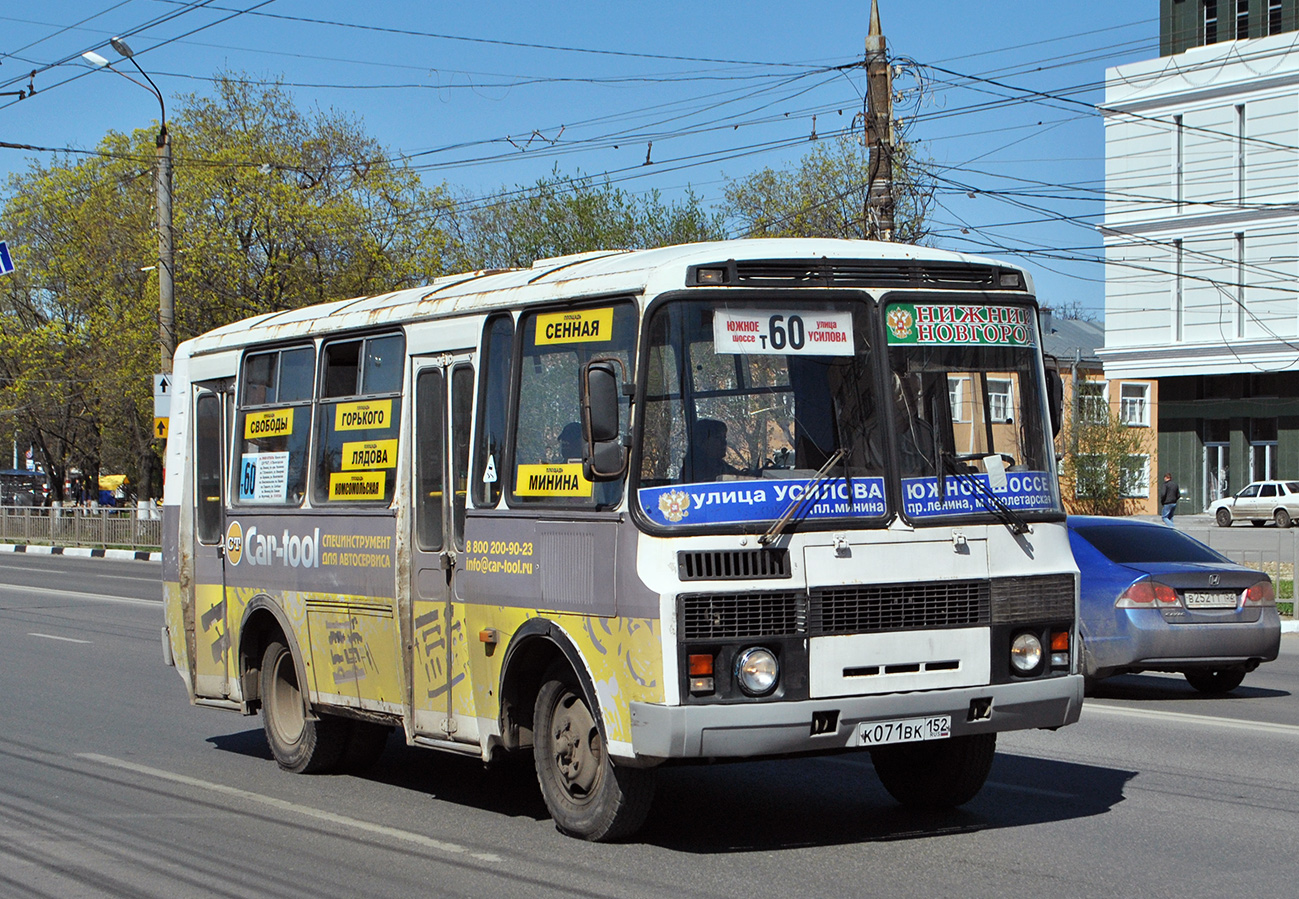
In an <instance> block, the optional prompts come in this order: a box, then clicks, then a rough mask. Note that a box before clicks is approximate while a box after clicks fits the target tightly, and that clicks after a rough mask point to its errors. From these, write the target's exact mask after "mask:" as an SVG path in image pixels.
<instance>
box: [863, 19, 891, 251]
mask: <svg viewBox="0 0 1299 899" xmlns="http://www.w3.org/2000/svg"><path fill="white" fill-rule="evenodd" d="M865 66H866V110H865V117H866V146H867V148H868V150H869V159H868V166H869V173H870V184H869V186H868V188H867V191H866V208H865V209H864V210H863V212H864V214H865V229H864V230H865V232H866V237H867V239H869V240H892V239H893V69H892V66H890V65H889V55H888V51H887V49H886V47H885V43H884V32H883V31H881V30H880V10H879V3H878V0H871V23H870V32H869V33H868V34H867V35H866V61H865Z"/></svg>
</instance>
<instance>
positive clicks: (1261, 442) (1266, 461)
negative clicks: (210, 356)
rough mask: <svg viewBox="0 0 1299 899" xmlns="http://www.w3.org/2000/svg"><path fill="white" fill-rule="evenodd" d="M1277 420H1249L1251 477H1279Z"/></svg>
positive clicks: (1259, 478)
mask: <svg viewBox="0 0 1299 899" xmlns="http://www.w3.org/2000/svg"><path fill="white" fill-rule="evenodd" d="M1277 461H1278V459H1277V420H1276V419H1275V418H1251V419H1250V420H1249V479H1250V480H1251V481H1262V480H1264V479H1274V478H1276V477H1277Z"/></svg>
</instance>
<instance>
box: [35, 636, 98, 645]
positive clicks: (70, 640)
mask: <svg viewBox="0 0 1299 899" xmlns="http://www.w3.org/2000/svg"><path fill="white" fill-rule="evenodd" d="M27 636H29V637H41V638H43V639H46V640H62V641H63V642H64V643H90V642H92V641H90V640H78V639H76V638H75V637H56V636H54V634H28V635H27Z"/></svg>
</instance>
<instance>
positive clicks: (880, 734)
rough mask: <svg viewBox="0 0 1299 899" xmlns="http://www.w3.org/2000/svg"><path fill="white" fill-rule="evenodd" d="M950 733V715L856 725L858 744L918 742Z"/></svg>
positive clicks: (867, 722) (939, 737)
mask: <svg viewBox="0 0 1299 899" xmlns="http://www.w3.org/2000/svg"><path fill="white" fill-rule="evenodd" d="M951 735H952V716H951V715H935V716H934V717H932V718H907V719H905V720H902V721H863V722H862V723H861V724H859V725H857V743H858V745H859V746H885V745H887V744H889V743H918V742H920V741H921V740H944V739H946V738H948V737H950V736H951Z"/></svg>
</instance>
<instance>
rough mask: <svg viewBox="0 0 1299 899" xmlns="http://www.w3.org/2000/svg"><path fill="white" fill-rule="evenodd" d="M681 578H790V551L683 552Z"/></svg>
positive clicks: (680, 554) (679, 563)
mask: <svg viewBox="0 0 1299 899" xmlns="http://www.w3.org/2000/svg"><path fill="white" fill-rule="evenodd" d="M677 576H678V577H679V578H680V579H681V580H683V581H731V580H736V581H738V580H758V579H766V578H787V577H789V576H790V571H789V550H787V549H714V550H682V551H680V552H678V553H677Z"/></svg>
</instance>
